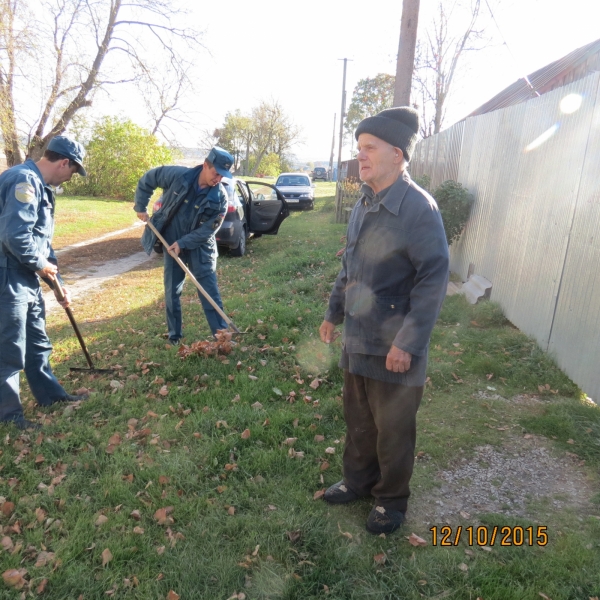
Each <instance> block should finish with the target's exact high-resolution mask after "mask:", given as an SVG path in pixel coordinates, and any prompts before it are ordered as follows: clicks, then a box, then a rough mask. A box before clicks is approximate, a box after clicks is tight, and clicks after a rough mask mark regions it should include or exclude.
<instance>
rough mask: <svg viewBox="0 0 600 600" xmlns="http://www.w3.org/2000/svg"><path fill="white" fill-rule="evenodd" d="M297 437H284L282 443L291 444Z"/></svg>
mask: <svg viewBox="0 0 600 600" xmlns="http://www.w3.org/2000/svg"><path fill="white" fill-rule="evenodd" d="M297 439H298V438H295V437H291V438H286V439H285V440H283V443H284V445H286V446H291V445H292V444H293V443H294V442H295V441H296V440H297Z"/></svg>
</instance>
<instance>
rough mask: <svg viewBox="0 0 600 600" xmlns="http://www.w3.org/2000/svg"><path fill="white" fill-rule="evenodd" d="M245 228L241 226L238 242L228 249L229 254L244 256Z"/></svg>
mask: <svg viewBox="0 0 600 600" xmlns="http://www.w3.org/2000/svg"><path fill="white" fill-rule="evenodd" d="M246 237H247V234H246V228H245V227H242V233H241V234H240V243H239V244H238V245H237V248H232V249H231V250H230V251H229V254H231V256H244V254H246Z"/></svg>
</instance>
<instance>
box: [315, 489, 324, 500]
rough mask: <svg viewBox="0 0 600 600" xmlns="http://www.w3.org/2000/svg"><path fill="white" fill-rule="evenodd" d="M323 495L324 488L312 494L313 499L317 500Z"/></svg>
mask: <svg viewBox="0 0 600 600" xmlns="http://www.w3.org/2000/svg"><path fill="white" fill-rule="evenodd" d="M324 495H325V490H317V491H316V492H315V493H314V495H313V500H318V499H319V498H322V497H323V496H324Z"/></svg>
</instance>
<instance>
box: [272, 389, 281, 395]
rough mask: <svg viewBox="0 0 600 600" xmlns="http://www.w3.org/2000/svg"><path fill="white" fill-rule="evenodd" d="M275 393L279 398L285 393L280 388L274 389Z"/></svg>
mask: <svg viewBox="0 0 600 600" xmlns="http://www.w3.org/2000/svg"><path fill="white" fill-rule="evenodd" d="M273 392H275V393H276V394H277V395H278V396H283V392H282V391H281V390H280V389H279V388H276V387H274V388H273Z"/></svg>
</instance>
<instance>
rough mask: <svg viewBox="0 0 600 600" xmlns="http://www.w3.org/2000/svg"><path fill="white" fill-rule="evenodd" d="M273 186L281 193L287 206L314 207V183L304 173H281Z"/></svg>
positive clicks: (309, 208)
mask: <svg viewBox="0 0 600 600" xmlns="http://www.w3.org/2000/svg"><path fill="white" fill-rule="evenodd" d="M275 187H276V188H277V189H278V190H279V191H280V192H281V193H282V194H283V197H284V198H285V201H286V202H287V205H288V207H289V208H297V209H300V210H312V209H313V208H314V207H315V185H314V183H313V182H312V181H311V180H310V177H309V176H308V175H307V174H306V173H282V174H281V175H280V176H279V177H278V178H277V181H276V182H275Z"/></svg>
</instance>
